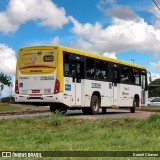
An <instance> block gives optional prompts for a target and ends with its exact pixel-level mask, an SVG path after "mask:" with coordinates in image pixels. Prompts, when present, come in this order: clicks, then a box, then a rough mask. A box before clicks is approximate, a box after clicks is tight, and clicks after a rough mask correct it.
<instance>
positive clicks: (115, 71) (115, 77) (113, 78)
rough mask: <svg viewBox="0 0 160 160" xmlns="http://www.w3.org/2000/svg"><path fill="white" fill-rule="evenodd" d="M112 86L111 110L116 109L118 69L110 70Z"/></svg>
mask: <svg viewBox="0 0 160 160" xmlns="http://www.w3.org/2000/svg"><path fill="white" fill-rule="evenodd" d="M112 71H113V72H112V73H113V75H112V85H113V108H114V107H115V108H116V107H118V87H117V83H118V82H119V69H118V68H112Z"/></svg>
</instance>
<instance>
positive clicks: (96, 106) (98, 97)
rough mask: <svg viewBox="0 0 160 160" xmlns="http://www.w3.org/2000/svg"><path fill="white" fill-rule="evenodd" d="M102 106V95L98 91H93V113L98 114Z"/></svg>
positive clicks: (91, 103) (91, 104)
mask: <svg viewBox="0 0 160 160" xmlns="http://www.w3.org/2000/svg"><path fill="white" fill-rule="evenodd" d="M100 106H101V95H100V93H99V92H98V91H95V92H93V94H92V97H91V102H90V109H91V114H98V113H99V108H100Z"/></svg>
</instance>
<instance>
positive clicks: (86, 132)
mask: <svg viewBox="0 0 160 160" xmlns="http://www.w3.org/2000/svg"><path fill="white" fill-rule="evenodd" d="M0 130H1V132H0V142H1V143H0V150H4V151H5V150H6V151H8V150H10V151H142V150H143V151H159V150H160V134H159V132H160V115H157V114H155V115H152V116H151V117H149V118H148V119H145V120H137V119H129V118H123V119H102V120H83V119H73V118H68V117H65V116H63V115H60V114H56V115H51V116H49V117H46V118H37V119H32V118H23V119H14V120H4V119H2V120H0ZM48 159H49V158H48ZM63 159H75V158H63ZM76 159H78V158H76ZM79 159H80V158H79ZM83 159H91V158H83ZM95 159H104V158H95ZM109 159H119V158H109ZM121 159H125V158H124V157H122V158H121ZM126 159H134V160H135V159H137V158H126ZM143 159H145V158H143ZM146 159H147V158H146ZM152 159H154V158H152Z"/></svg>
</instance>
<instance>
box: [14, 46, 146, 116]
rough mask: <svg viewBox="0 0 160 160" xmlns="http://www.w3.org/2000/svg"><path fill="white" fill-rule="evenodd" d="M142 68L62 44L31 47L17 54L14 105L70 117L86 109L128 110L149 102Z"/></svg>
mask: <svg viewBox="0 0 160 160" xmlns="http://www.w3.org/2000/svg"><path fill="white" fill-rule="evenodd" d="M147 85H148V83H147V71H146V68H145V67H144V66H140V65H137V64H133V63H129V62H124V61H121V60H116V59H112V58H107V57H104V56H101V55H98V54H92V53H88V52H84V51H80V50H76V49H72V48H66V47H63V46H30V47H25V48H20V49H19V51H18V59H17V67H16V82H15V93H16V96H15V101H16V102H19V103H29V104H36V105H45V106H46V105H49V106H50V111H51V112H55V111H57V110H58V111H61V112H63V113H66V111H67V109H82V111H83V113H84V114H98V113H99V110H100V108H101V109H102V112H103V113H106V109H107V108H130V112H131V113H134V112H135V107H139V106H145V105H146V104H147V97H148V91H147V89H148V87H147Z"/></svg>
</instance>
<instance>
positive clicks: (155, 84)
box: [149, 78, 160, 97]
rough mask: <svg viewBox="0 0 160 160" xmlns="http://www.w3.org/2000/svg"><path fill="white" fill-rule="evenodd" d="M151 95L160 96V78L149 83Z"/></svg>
mask: <svg viewBox="0 0 160 160" xmlns="http://www.w3.org/2000/svg"><path fill="white" fill-rule="evenodd" d="M149 97H160V78H159V79H156V80H154V81H152V82H151V83H150V84H149Z"/></svg>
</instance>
